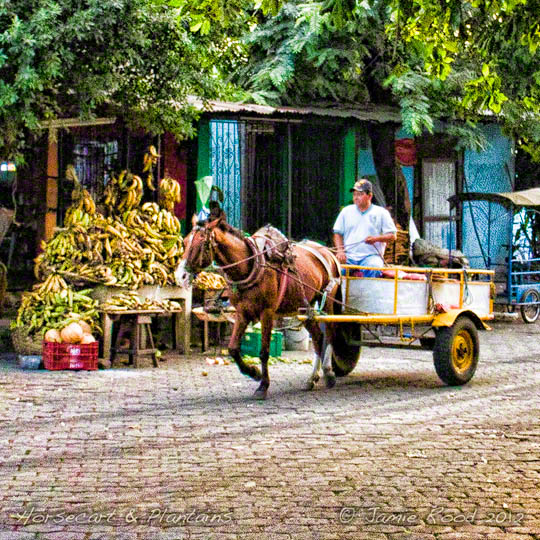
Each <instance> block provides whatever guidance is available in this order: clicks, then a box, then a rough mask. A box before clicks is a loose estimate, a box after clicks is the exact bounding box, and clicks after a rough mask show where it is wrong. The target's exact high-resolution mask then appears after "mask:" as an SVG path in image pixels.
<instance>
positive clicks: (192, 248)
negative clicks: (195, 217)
mask: <svg viewBox="0 0 540 540" xmlns="http://www.w3.org/2000/svg"><path fill="white" fill-rule="evenodd" d="M220 221H221V220H220V219H216V220H214V221H211V222H201V223H198V224H197V225H195V227H193V229H192V230H191V232H190V233H189V234H188V235H187V236H186V237H185V238H184V255H183V256H182V260H181V261H180V263H179V265H178V267H177V268H176V270H175V272H174V279H175V281H176V284H177V285H178V286H179V287H186V286H187V285H188V284H189V283H190V282H191V279H192V276H193V274H194V273H197V272H200V271H201V270H202V269H203V268H206V267H208V266H210V264H211V263H212V260H213V259H214V242H215V241H214V229H215V228H216V226H217V225H218V223H219V222H220Z"/></svg>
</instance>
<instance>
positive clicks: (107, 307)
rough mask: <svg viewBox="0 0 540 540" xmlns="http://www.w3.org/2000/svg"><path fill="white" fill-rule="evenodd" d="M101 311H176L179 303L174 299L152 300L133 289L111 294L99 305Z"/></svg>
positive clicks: (178, 308) (179, 307)
mask: <svg viewBox="0 0 540 540" xmlns="http://www.w3.org/2000/svg"><path fill="white" fill-rule="evenodd" d="M100 307H101V309H102V310H103V311H127V310H138V311H141V310H151V311H156V310H163V311H177V310H180V309H181V306H180V303H179V302H175V301H174V300H152V299H150V298H141V297H140V296H139V295H138V294H137V293H136V292H135V291H126V292H122V293H120V294H116V295H114V296H111V297H110V298H109V299H107V300H106V301H105V302H102V303H101V305H100Z"/></svg>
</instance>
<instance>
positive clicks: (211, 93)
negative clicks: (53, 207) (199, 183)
mask: <svg viewBox="0 0 540 540" xmlns="http://www.w3.org/2000/svg"><path fill="white" fill-rule="evenodd" d="M190 21H191V19H190V17H189V14H186V13H185V12H182V10H181V9H180V8H175V7H171V6H169V5H168V4H167V3H166V2H164V1H161V0H86V1H85V2H80V1H79V0H62V1H56V0H17V1H16V2H13V1H10V0H0V122H1V123H2V126H3V129H2V130H1V131H0V154H1V155H2V156H3V157H4V158H6V157H10V158H18V159H20V158H21V156H22V150H23V148H24V145H25V143H26V142H27V141H28V140H29V137H30V136H31V134H36V133H39V132H40V131H39V124H40V122H42V121H43V120H47V119H50V118H62V117H82V118H89V117H92V116H93V115H96V114H103V113H104V112H106V113H107V114H115V113H122V114H123V115H124V116H125V117H126V118H128V119H129V120H130V121H131V122H132V123H133V124H135V125H137V126H139V127H142V128H144V129H147V130H149V131H150V132H153V133H160V132H162V131H164V130H168V131H171V132H172V133H174V134H176V135H177V136H179V137H182V136H188V135H190V134H192V133H193V124H192V120H193V119H194V118H195V117H196V111H195V110H193V109H192V108H190V106H189V105H188V103H187V100H186V97H187V96H188V95H189V94H195V95H198V96H201V97H203V98H204V97H207V98H209V97H220V96H223V95H226V91H227V85H226V83H224V82H223V77H221V76H220V74H219V72H218V70H216V69H214V66H215V65H216V62H215V61H214V60H215V58H216V56H217V54H218V53H217V52H216V51H215V50H214V49H213V48H212V46H213V43H212V44H209V43H208V40H206V41H205V39H204V38H202V37H201V35H200V33H193V32H192V31H190V29H189V26H190ZM214 43H215V42H214ZM221 56H224V57H227V55H226V54H225V55H221ZM229 56H230V55H229Z"/></svg>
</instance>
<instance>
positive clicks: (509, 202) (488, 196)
mask: <svg viewBox="0 0 540 540" xmlns="http://www.w3.org/2000/svg"><path fill="white" fill-rule="evenodd" d="M474 201H480V202H487V203H488V207H487V218H488V229H487V254H486V253H485V252H484V249H483V248H482V245H481V243H480V241H479V246H480V249H481V251H482V256H483V258H484V263H485V264H486V267H487V268H492V266H493V261H492V258H491V226H490V225H491V223H492V219H491V213H492V212H491V206H492V203H494V204H500V205H501V206H503V207H504V208H505V209H506V211H507V213H510V212H511V213H512V214H514V213H515V212H516V211H518V209H519V208H528V209H529V211H530V212H533V213H540V208H539V207H540V188H531V189H526V190H523V191H513V192H503V193H489V192H488V193H482V192H470V193H459V194H456V195H453V196H452V197H449V198H448V202H449V203H450V209H451V210H453V209H455V208H457V207H458V205H459V204H461V203H464V202H474ZM471 217H472V214H471ZM472 219H473V225H474V228H475V232H476V235H477V238H478V239H479V236H478V231H477V228H476V225H475V224H474V217H472ZM517 262H518V261H517V259H515V258H514V246H513V227H509V230H508V257H507V270H506V293H505V298H504V300H503V299H502V298H501V300H503V301H501V302H500V303H505V304H508V305H517V306H525V305H526V304H531V305H535V306H539V307H538V308H537V314H536V316H535V318H534V320H536V319H537V318H538V313H540V288H539V287H538V286H536V284H532V282H531V280H532V279H534V278H539V277H540V270H534V269H532V268H531V267H530V266H529V268H526V269H525V268H520V267H519V266H516V269H515V268H514V263H517ZM527 262H528V264H529V265H530V264H532V263H537V264H538V263H540V258H532V259H529V260H528V261H527ZM533 285H534V286H533ZM531 288H534V290H535V291H536V292H535V295H536V297H537V298H538V301H534V298H533V301H532V302H531V301H529V302H527V301H526V300H527V299H526V296H527V295H528V293H530V292H531ZM533 292H534V291H533ZM522 315H523V310H522ZM523 317H524V319H525V316H524V315H523ZM526 322H534V321H527V320H526Z"/></svg>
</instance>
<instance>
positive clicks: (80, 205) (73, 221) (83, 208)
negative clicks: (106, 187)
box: [64, 182, 96, 227]
mask: <svg viewBox="0 0 540 540" xmlns="http://www.w3.org/2000/svg"><path fill="white" fill-rule="evenodd" d="M71 199H72V201H73V202H72V204H71V206H70V207H69V208H68V209H67V211H66V215H65V217H64V224H65V225H66V227H69V226H71V225H82V226H83V227H88V226H90V225H91V224H92V221H93V219H94V216H95V214H96V203H95V202H94V199H93V198H92V195H90V192H89V191H88V190H87V189H84V188H83V187H82V186H81V185H80V184H79V183H78V182H77V183H76V184H75V188H74V189H73V192H72V193H71Z"/></svg>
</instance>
